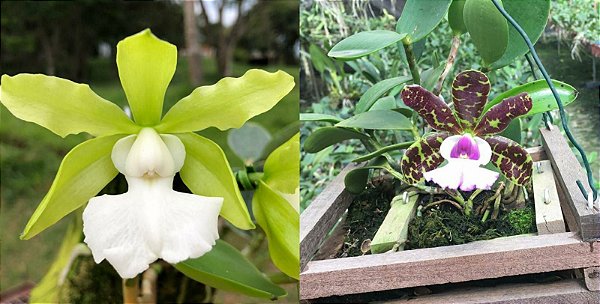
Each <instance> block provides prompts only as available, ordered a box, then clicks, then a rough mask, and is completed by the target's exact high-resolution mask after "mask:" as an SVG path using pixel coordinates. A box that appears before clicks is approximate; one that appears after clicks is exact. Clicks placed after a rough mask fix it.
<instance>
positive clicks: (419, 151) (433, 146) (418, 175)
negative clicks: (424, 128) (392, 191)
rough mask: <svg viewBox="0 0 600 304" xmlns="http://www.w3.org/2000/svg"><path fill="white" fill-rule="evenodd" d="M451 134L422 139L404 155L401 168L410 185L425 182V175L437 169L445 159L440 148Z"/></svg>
mask: <svg viewBox="0 0 600 304" xmlns="http://www.w3.org/2000/svg"><path fill="white" fill-rule="evenodd" d="M448 136H450V134H448V133H446V132H439V133H432V134H430V135H426V136H423V137H421V139H420V140H419V141H417V142H415V143H414V144H412V145H411V146H410V147H409V148H408V149H407V150H406V152H405V153H404V156H403V157H402V161H401V163H400V168H401V169H402V174H404V176H405V177H406V179H407V180H408V182H409V183H412V184H416V183H420V182H423V181H424V179H423V173H424V172H427V171H431V170H433V169H435V168H437V167H438V166H439V165H440V164H441V163H442V162H443V161H444V158H443V157H442V155H441V154H440V146H441V145H442V142H443V141H444V139H446V138H447V137H448Z"/></svg>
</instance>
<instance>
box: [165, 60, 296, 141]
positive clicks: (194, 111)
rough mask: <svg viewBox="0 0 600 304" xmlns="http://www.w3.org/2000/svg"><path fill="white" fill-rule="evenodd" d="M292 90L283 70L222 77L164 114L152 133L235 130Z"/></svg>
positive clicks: (254, 71)
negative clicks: (214, 129) (213, 129)
mask: <svg viewBox="0 0 600 304" xmlns="http://www.w3.org/2000/svg"><path fill="white" fill-rule="evenodd" d="M293 87H294V78H293V77H292V76H290V75H288V74H287V73H285V72H283V71H278V72H275V73H269V72H266V71H263V70H256V69H253V70H249V71H247V72H246V74H244V76H242V77H239V78H232V77H226V78H223V79H221V80H219V82H217V83H216V84H214V85H211V86H203V87H199V88H197V89H195V90H194V91H193V92H192V93H191V94H190V95H188V96H187V97H184V98H183V99H181V100H180V101H179V102H177V103H176V104H175V105H174V106H173V107H172V108H171V109H170V110H169V112H167V114H166V115H165V117H164V118H163V120H162V121H161V122H160V124H159V125H158V126H156V130H157V132H159V133H185V132H192V131H200V130H203V129H206V128H208V127H216V128H218V129H219V130H227V129H230V128H239V127H241V126H242V125H243V124H244V123H245V122H246V121H248V120H249V119H250V118H252V117H254V116H256V115H259V114H262V113H264V112H266V111H268V110H270V109H271V108H272V107H273V106H275V105H276V104H277V103H278V102H279V100H281V99H282V98H283V97H284V96H285V95H287V94H288V93H289V92H290V91H291V90H292V88H293Z"/></svg>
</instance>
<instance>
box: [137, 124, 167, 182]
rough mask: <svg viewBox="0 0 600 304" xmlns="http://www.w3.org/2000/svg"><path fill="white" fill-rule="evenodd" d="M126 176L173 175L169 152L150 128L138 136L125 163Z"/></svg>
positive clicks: (143, 130)
mask: <svg viewBox="0 0 600 304" xmlns="http://www.w3.org/2000/svg"><path fill="white" fill-rule="evenodd" d="M125 172H126V173H127V174H125V175H127V176H135V177H141V176H144V175H146V174H148V175H154V174H156V175H158V176H162V177H167V176H172V175H175V172H177V171H175V164H174V161H173V157H172V156H171V152H170V151H169V148H167V145H165V143H164V142H163V141H162V139H161V137H160V136H159V135H158V133H156V131H155V130H154V129H152V128H144V129H142V130H141V131H140V133H139V134H138V136H137V138H136V140H135V142H134V143H133V145H132V146H131V150H130V151H129V154H128V155H127V160H126V161H125Z"/></svg>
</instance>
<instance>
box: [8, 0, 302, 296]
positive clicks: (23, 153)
mask: <svg viewBox="0 0 600 304" xmlns="http://www.w3.org/2000/svg"><path fill="white" fill-rule="evenodd" d="M1 24H2V27H1V36H2V38H1V51H2V57H1V58H0V73H1V74H10V75H14V74H16V73H44V74H47V75H56V76H58V77H62V78H67V79H70V80H72V81H75V82H81V83H89V84H90V86H91V87H92V89H93V90H94V91H95V92H96V93H97V94H98V95H100V96H103V97H104V98H106V99H108V100H111V101H114V102H116V103H117V104H118V105H119V106H121V107H124V106H125V105H126V104H127V102H126V98H125V94H124V92H123V90H122V88H121V84H120V83H119V78H118V74H117V69H116V64H115V53H116V44H117V42H118V41H119V40H121V39H123V38H125V37H127V36H129V35H131V34H134V33H137V32H139V31H141V30H142V29H144V28H150V29H151V30H152V31H153V32H154V33H155V34H156V35H157V36H158V37H160V38H161V39H164V40H166V41H169V42H171V43H173V44H175V45H176V46H177V47H178V49H179V51H180V52H179V59H178V61H179V62H178V64H177V66H178V69H177V71H176V73H175V76H174V78H173V80H172V82H171V85H170V86H169V90H168V91H167V94H166V97H165V109H168V108H169V107H171V106H172V105H173V104H174V103H175V102H176V101H177V100H179V99H180V98H182V97H184V96H186V95H188V94H189V93H190V92H191V91H192V90H193V88H195V87H196V86H198V85H209V84H213V83H215V82H216V81H217V80H218V79H220V78H222V77H223V76H235V77H237V76H241V75H242V74H243V73H244V72H245V71H246V70H248V69H251V68H260V69H264V70H268V71H271V72H273V71H276V70H284V71H286V72H287V73H289V74H290V75H293V76H294V77H295V78H296V83H298V81H297V78H298V69H297V60H298V54H297V53H298V50H297V46H298V29H297V24H298V2H297V1H292V0H290V1H255V0H219V1H151V2H138V1H134V2H123V1H117V2H113V1H80V2H61V1H48V2H34V1H14V2H6V1H3V2H2V4H1ZM32 89H35V88H32ZM298 96H299V89H298V85H296V87H295V88H294V90H293V91H292V93H290V94H289V95H287V96H286V97H284V99H283V100H282V101H280V102H279V104H278V105H277V106H275V107H274V108H273V109H272V110H271V111H269V112H267V113H264V114H262V115H259V116H257V117H255V118H254V119H252V121H251V122H249V123H248V124H249V125H250V127H247V128H245V129H250V131H249V132H250V135H247V136H250V137H252V136H258V137H260V136H262V137H263V138H264V139H265V140H264V141H263V142H260V141H257V142H253V141H247V142H245V143H244V146H245V148H246V149H251V150H252V149H254V150H256V151H259V152H256V155H255V156H254V158H253V159H251V160H248V159H246V155H247V153H246V152H244V151H243V149H240V148H239V147H238V148H237V149H235V148H234V147H230V144H229V143H228V136H229V133H231V132H232V131H226V132H222V131H219V130H218V129H215V128H211V129H208V130H206V131H203V132H202V133H201V134H202V135H203V136H206V137H209V138H211V139H212V140H213V141H215V142H217V143H218V144H219V145H220V146H221V147H222V148H223V150H224V151H225V153H226V155H227V158H228V160H229V161H230V163H231V166H232V168H233V170H234V171H237V170H240V169H244V168H245V165H255V167H257V168H259V167H261V165H262V163H263V162H264V160H265V158H266V156H267V155H269V154H270V152H271V151H273V150H274V149H275V148H276V147H278V146H279V145H281V144H282V143H284V142H285V141H286V140H287V139H289V138H290V137H291V136H292V135H294V134H295V133H296V132H297V130H298V122H297V120H298V102H297V101H298ZM0 115H1V122H2V123H1V125H0V153H1V156H0V166H1V179H2V184H1V196H0V203H1V213H0V219H1V221H0V227H1V228H0V231H1V232H0V234H1V238H2V246H1V256H2V259H1V269H2V273H1V279H0V289H1V290H2V291H6V290H8V289H11V288H12V287H15V286H17V285H19V284H21V283H23V282H39V280H40V279H41V277H42V276H43V275H44V274H45V273H46V272H47V271H48V269H49V267H50V265H51V262H52V260H53V259H54V258H55V256H56V254H57V253H58V250H59V246H58V244H60V242H61V239H62V236H63V235H64V233H65V231H66V229H67V223H68V222H69V221H70V218H71V217H72V216H69V217H68V218H65V219H63V220H62V221H61V222H60V223H58V224H57V225H55V226H54V227H52V228H50V229H48V230H47V231H45V232H44V233H42V234H41V235H39V236H37V237H35V238H34V239H32V240H29V241H21V240H19V234H20V233H21V231H22V229H23V228H24V227H25V224H26V222H27V220H28V218H29V217H30V216H31V214H32V213H33V210H34V209H35V207H36V206H37V204H38V203H39V202H40V200H41V199H42V197H43V195H44V193H46V191H47V190H48V188H49V186H50V184H51V182H52V180H53V178H54V175H55V174H56V171H57V169H58V166H59V164H60V161H61V159H62V158H63V157H64V155H65V154H66V153H67V152H68V151H69V150H70V149H71V148H72V147H74V146H75V145H76V144H78V143H80V142H81V141H83V140H84V139H85V138H86V135H84V134H79V135H71V136H68V137H67V138H66V139H61V138H59V137H58V136H56V135H54V134H52V133H51V132H49V131H47V130H46V129H44V128H41V127H39V126H36V125H34V124H31V123H23V122H22V121H19V120H18V119H16V118H15V117H14V116H12V115H11V114H10V113H9V112H8V111H7V110H6V108H4V107H2V108H1V112H0ZM234 133H235V132H234ZM257 134H258V135H257ZM232 136H233V137H235V135H232ZM229 142H230V143H237V140H229ZM232 148H234V149H232ZM247 199H248V202H249V201H250V200H251V197H247ZM231 230H232V231H234V230H235V229H231ZM261 234H262V232H261V231H260V229H257V230H256V231H252V232H246V231H243V232H236V233H227V234H225V235H224V237H223V238H224V239H225V240H226V241H228V242H229V243H231V244H233V245H234V246H236V247H237V248H238V249H239V250H241V251H242V253H244V254H245V255H246V257H247V258H248V259H249V260H251V261H252V262H253V263H254V264H255V265H256V266H257V267H258V268H259V269H261V271H263V272H265V273H267V274H269V275H273V277H272V279H273V281H274V282H276V283H281V284H282V285H281V286H282V287H284V288H285V289H286V290H287V292H288V297H287V298H284V299H283V300H284V301H290V302H297V296H298V295H297V285H296V282H295V281H294V280H289V278H287V276H285V275H282V274H281V272H279V270H278V269H277V268H275V267H274V266H273V264H272V263H271V261H270V259H269V254H268V250H267V245H266V241H264V235H263V237H261V236H260V235H261ZM186 284H187V283H186ZM181 286H183V285H181ZM118 287H119V289H120V286H118ZM179 288H180V286H177V287H176V288H175V290H176V291H175V293H177V292H178V291H177V290H179ZM190 288H191V287H190ZM190 290H191V289H190ZM188 293H190V292H188ZM208 299H209V301H217V302H252V301H258V300H257V299H252V298H246V297H244V296H241V295H239V294H237V293H233V292H223V291H219V292H216V293H212V292H209V298H208ZM205 300H206V298H205Z"/></svg>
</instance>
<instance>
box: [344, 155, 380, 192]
mask: <svg viewBox="0 0 600 304" xmlns="http://www.w3.org/2000/svg"><path fill="white" fill-rule="evenodd" d="M385 161H386V160H385V158H384V157H377V158H375V159H372V160H370V161H369V162H368V163H367V165H365V166H362V167H359V168H355V169H352V170H351V171H350V172H348V173H347V174H346V176H345V177H344V185H345V186H346V190H348V192H350V193H354V194H359V193H361V192H363V191H364V190H365V187H366V186H367V182H368V181H369V173H370V172H371V169H387V168H386V167H385V166H384V164H385Z"/></svg>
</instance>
